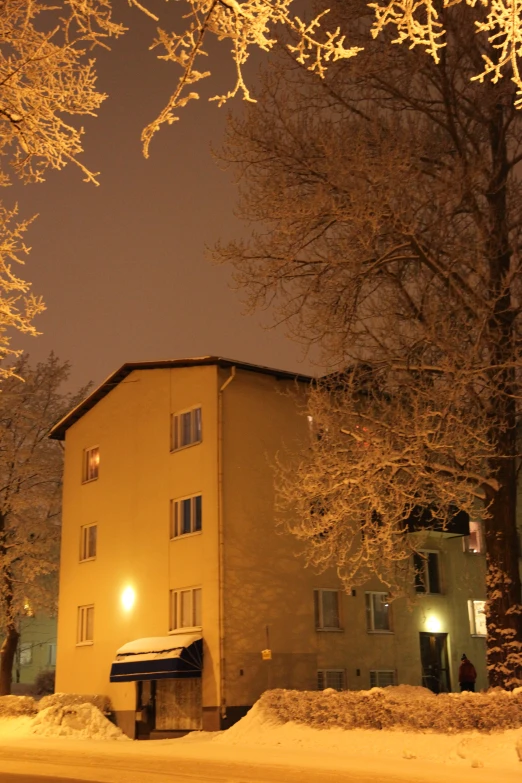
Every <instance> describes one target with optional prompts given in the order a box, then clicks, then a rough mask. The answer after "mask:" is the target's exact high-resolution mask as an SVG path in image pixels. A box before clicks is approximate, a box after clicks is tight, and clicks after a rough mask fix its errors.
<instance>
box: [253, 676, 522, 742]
mask: <svg viewBox="0 0 522 783" xmlns="http://www.w3.org/2000/svg"><path fill="white" fill-rule="evenodd" d="M259 704H260V706H261V707H262V709H263V711H264V712H265V714H268V715H271V716H273V717H274V719H276V720H278V721H281V722H282V723H287V722H289V721H295V722H296V723H302V724H306V725H307V726H311V727H313V728H320V729H326V728H333V727H335V728H340V729H394V728H396V729H406V730H409V731H426V730H432V731H437V732H443V733H446V734H448V733H456V732H460V731H471V730H474V729H476V730H478V731H495V730H499V731H501V730H505V729H515V728H519V727H522V688H517V689H516V690H514V691H512V692H510V691H503V690H500V689H495V690H491V691H488V692H487V693H440V694H438V695H435V694H433V693H432V692H431V691H429V690H427V689H426V688H419V687H415V686H408V685H399V686H396V687H393V686H391V687H388V688H372V690H369V691H340V692H339V691H334V690H332V689H331V688H329V689H327V690H325V691H319V692H316V691H290V690H273V691H266V692H265V693H264V694H263V695H262V696H261V698H260V700H259Z"/></svg>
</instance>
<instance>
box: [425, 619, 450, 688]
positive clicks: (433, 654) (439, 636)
mask: <svg viewBox="0 0 522 783" xmlns="http://www.w3.org/2000/svg"><path fill="white" fill-rule="evenodd" d="M419 636H420V653H421V666H422V684H423V686H424V687H425V688H429V689H430V691H433V693H449V692H450V691H451V682H450V672H449V661H448V634H447V633H420V634H419Z"/></svg>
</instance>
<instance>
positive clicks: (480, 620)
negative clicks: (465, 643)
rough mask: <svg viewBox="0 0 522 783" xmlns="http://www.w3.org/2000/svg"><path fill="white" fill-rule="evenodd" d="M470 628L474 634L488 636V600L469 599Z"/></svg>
mask: <svg viewBox="0 0 522 783" xmlns="http://www.w3.org/2000/svg"><path fill="white" fill-rule="evenodd" d="M468 611H469V628H470V633H471V635H472V636H486V602H485V601H468Z"/></svg>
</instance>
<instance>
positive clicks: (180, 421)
mask: <svg viewBox="0 0 522 783" xmlns="http://www.w3.org/2000/svg"><path fill="white" fill-rule="evenodd" d="M201 438H202V430H201V408H191V410H188V411H183V412H182V413H174V414H173V415H172V417H171V443H170V448H171V451H177V449H183V448H185V447H186V446H192V445H193V444H194V443H201Z"/></svg>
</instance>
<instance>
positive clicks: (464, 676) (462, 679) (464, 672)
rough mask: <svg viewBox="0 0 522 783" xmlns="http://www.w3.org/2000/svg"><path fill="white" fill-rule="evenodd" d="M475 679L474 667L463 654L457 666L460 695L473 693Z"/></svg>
mask: <svg viewBox="0 0 522 783" xmlns="http://www.w3.org/2000/svg"><path fill="white" fill-rule="evenodd" d="M476 679H477V672H476V670H475V667H474V666H473V664H472V663H471V661H470V660H469V658H468V657H467V655H466V653H463V654H462V658H461V659H460V666H459V685H460V690H461V693H462V692H463V691H471V692H472V693H474V692H475V681H476Z"/></svg>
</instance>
